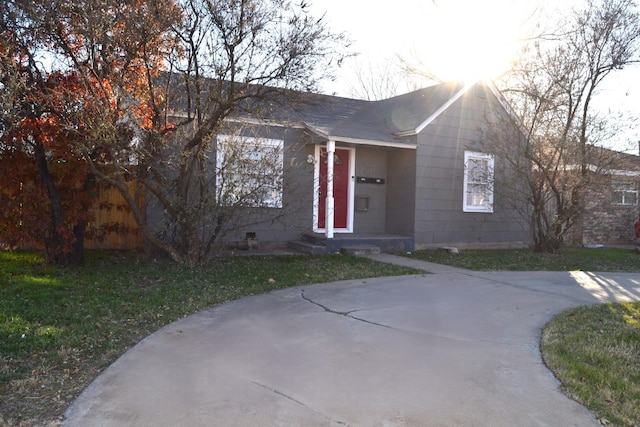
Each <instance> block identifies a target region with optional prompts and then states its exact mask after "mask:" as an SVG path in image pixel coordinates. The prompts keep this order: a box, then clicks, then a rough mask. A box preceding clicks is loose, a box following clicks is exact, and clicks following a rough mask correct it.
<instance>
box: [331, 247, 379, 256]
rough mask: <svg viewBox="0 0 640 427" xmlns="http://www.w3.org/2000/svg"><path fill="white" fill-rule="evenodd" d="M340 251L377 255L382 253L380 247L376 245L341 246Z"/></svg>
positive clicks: (351, 253)
mask: <svg viewBox="0 0 640 427" xmlns="http://www.w3.org/2000/svg"><path fill="white" fill-rule="evenodd" d="M340 252H342V253H345V254H350V255H375V254H379V253H380V247H378V246H374V245H350V246H343V247H342V248H340Z"/></svg>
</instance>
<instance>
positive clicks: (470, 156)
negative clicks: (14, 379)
mask: <svg viewBox="0 0 640 427" xmlns="http://www.w3.org/2000/svg"><path fill="white" fill-rule="evenodd" d="M474 162H486V165H487V168H486V172H484V173H483V172H482V171H480V175H478V174H477V173H476V172H477V170H476V169H475V168H473V169H472V166H473V163H474ZM493 168H494V156H493V155H491V154H486V153H478V152H475V151H465V152H464V188H463V195H462V197H463V200H462V210H463V211H464V212H480V213H493V184H494V182H493V170H494V169H493ZM483 188H484V190H483ZM474 196H475V197H474Z"/></svg>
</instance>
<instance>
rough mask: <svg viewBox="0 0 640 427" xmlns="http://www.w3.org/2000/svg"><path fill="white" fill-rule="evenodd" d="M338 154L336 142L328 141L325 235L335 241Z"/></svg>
mask: <svg viewBox="0 0 640 427" xmlns="http://www.w3.org/2000/svg"><path fill="white" fill-rule="evenodd" d="M335 152H336V142H335V141H327V200H326V204H325V206H326V212H325V217H324V218H325V228H324V234H325V236H326V237H327V239H333V224H334V218H333V215H334V211H335V202H334V198H333V156H334V155H335Z"/></svg>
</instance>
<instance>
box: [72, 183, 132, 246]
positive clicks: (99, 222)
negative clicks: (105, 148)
mask: <svg viewBox="0 0 640 427" xmlns="http://www.w3.org/2000/svg"><path fill="white" fill-rule="evenodd" d="M135 186H136V184H135V183H130V184H129V191H130V192H131V194H133V193H134V191H135ZM139 203H140V207H143V206H144V200H140V201H139ZM89 213H90V218H92V220H91V222H90V223H89V224H88V226H87V231H88V233H87V235H88V236H91V234H92V232H96V231H97V233H96V234H99V236H100V237H99V238H89V237H88V238H87V239H86V240H85V243H84V247H85V249H139V248H142V240H143V239H142V233H141V232H140V230H139V228H138V224H137V223H136V220H135V219H134V217H133V214H132V213H131V210H130V209H129V207H128V205H127V203H126V202H125V200H124V198H123V197H122V195H121V194H120V192H119V191H118V190H117V189H115V188H112V187H107V188H104V187H103V188H100V192H99V195H98V197H97V199H96V200H95V201H94V203H93V205H92V207H91V208H90V209H89Z"/></svg>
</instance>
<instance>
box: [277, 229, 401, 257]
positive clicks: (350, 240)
mask: <svg viewBox="0 0 640 427" xmlns="http://www.w3.org/2000/svg"><path fill="white" fill-rule="evenodd" d="M288 246H289V247H290V248H292V249H296V250H299V251H302V252H307V253H312V254H321V253H336V252H348V253H379V252H408V251H412V250H413V246H414V240H413V238H412V237H407V236H399V235H392V234H353V233H349V234H342V233H340V234H335V235H334V238H333V239H327V237H326V236H325V235H324V234H321V233H305V234H303V235H302V240H301V241H295V242H289V245H288Z"/></svg>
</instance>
